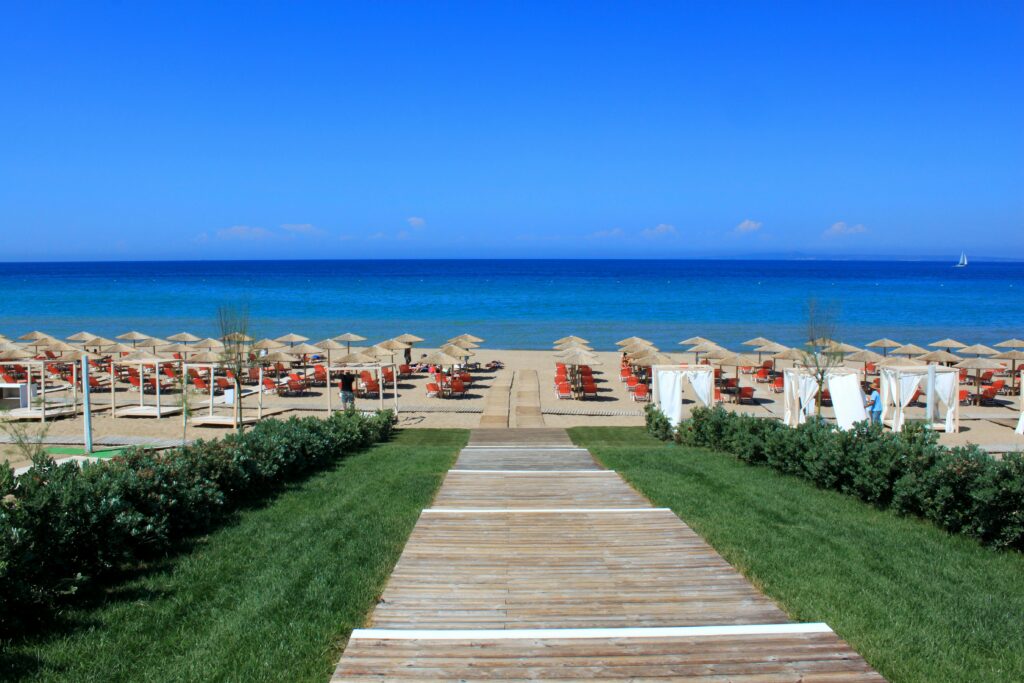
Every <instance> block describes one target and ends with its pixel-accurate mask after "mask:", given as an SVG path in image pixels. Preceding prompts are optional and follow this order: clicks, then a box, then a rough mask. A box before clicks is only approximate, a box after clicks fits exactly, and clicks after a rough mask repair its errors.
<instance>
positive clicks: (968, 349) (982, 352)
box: [960, 344, 999, 356]
mask: <svg viewBox="0 0 1024 683" xmlns="http://www.w3.org/2000/svg"><path fill="white" fill-rule="evenodd" d="M960 353H971V354H974V355H975V356H994V355H996V354H997V353H999V352H998V351H996V350H995V349H993V348H991V347H989V346H985V345H984V344H972V345H971V346H965V347H963V348H962V349H960Z"/></svg>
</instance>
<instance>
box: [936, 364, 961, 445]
mask: <svg viewBox="0 0 1024 683" xmlns="http://www.w3.org/2000/svg"><path fill="white" fill-rule="evenodd" d="M959 390H960V376H959V373H956V372H936V373H935V398H936V399H938V401H939V403H941V404H942V407H943V408H945V409H946V418H945V423H946V433H947V434H952V433H953V431H954V430H955V429H956V408H957V405H958V404H959V402H960V396H959V393H960V391H959Z"/></svg>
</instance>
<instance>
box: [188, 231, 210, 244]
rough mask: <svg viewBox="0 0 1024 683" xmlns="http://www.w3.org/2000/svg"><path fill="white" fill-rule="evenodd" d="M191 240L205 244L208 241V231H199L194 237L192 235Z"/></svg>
mask: <svg viewBox="0 0 1024 683" xmlns="http://www.w3.org/2000/svg"><path fill="white" fill-rule="evenodd" d="M192 241H193V242H195V243H196V244H206V243H207V242H209V241H210V233H208V232H201V233H199V234H198V235H196V236H195V237H193V238H192Z"/></svg>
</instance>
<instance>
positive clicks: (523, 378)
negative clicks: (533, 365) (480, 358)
mask: <svg viewBox="0 0 1024 683" xmlns="http://www.w3.org/2000/svg"><path fill="white" fill-rule="evenodd" d="M543 426H544V416H543V415H542V414H541V407H540V380H539V379H538V377H537V371H536V370H516V371H515V372H511V371H509V370H501V371H500V372H499V373H498V374H497V375H496V376H495V377H494V380H493V381H492V382H491V387H490V391H489V392H488V394H487V399H486V400H485V401H484V410H483V413H482V414H481V415H480V427H482V428H484V429H494V428H503V427H543Z"/></svg>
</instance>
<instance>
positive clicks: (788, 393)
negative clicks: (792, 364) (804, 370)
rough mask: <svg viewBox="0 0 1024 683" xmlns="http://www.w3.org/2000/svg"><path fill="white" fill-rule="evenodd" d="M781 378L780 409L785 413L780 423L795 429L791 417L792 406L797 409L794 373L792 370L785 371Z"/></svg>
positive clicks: (792, 416) (794, 423)
mask: <svg viewBox="0 0 1024 683" xmlns="http://www.w3.org/2000/svg"><path fill="white" fill-rule="evenodd" d="M782 377H783V382H782V407H783V410H784V411H785V412H784V413H783V416H782V421H783V422H784V423H785V424H786V425H787V426H789V427H796V421H795V420H794V415H793V408H794V406H795V407H797V408H799V403H798V402H797V398H796V373H795V372H794V371H792V370H786V371H784V372H783V375H782Z"/></svg>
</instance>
